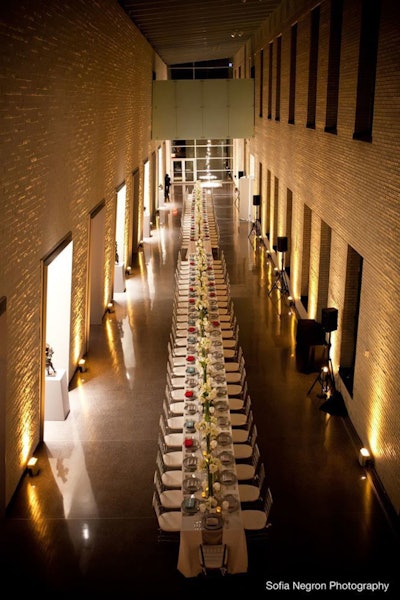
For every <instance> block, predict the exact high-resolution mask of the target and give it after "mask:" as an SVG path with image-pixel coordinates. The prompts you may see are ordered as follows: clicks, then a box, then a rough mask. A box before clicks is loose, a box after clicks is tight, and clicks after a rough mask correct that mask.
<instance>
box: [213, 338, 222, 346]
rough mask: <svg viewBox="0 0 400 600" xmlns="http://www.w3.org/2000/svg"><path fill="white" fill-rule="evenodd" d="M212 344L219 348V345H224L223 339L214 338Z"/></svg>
mask: <svg viewBox="0 0 400 600" xmlns="http://www.w3.org/2000/svg"><path fill="white" fill-rule="evenodd" d="M212 346H213V347H214V348H218V347H219V346H222V340H213V341H212Z"/></svg>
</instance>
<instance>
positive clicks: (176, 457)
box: [158, 433, 183, 469]
mask: <svg viewBox="0 0 400 600" xmlns="http://www.w3.org/2000/svg"><path fill="white" fill-rule="evenodd" d="M158 449H159V451H160V454H161V458H162V461H163V463H164V466H165V468H166V469H182V461H183V452H182V450H172V449H171V448H168V446H167V444H166V443H165V441H164V438H163V436H162V435H161V433H159V434H158Z"/></svg>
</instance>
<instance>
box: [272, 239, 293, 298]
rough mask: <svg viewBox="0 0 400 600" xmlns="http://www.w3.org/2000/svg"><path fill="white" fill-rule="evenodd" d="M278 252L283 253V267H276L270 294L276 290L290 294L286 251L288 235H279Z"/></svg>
mask: <svg viewBox="0 0 400 600" xmlns="http://www.w3.org/2000/svg"><path fill="white" fill-rule="evenodd" d="M278 252H280V253H281V256H282V258H281V268H280V269H279V268H278V269H275V275H276V278H275V281H274V284H273V286H272V287H271V289H270V290H269V292H268V296H270V294H271V293H272V292H273V291H274V290H277V291H278V292H280V293H281V294H284V295H285V294H289V293H290V292H289V285H288V283H287V280H286V271H285V253H286V252H287V237H278Z"/></svg>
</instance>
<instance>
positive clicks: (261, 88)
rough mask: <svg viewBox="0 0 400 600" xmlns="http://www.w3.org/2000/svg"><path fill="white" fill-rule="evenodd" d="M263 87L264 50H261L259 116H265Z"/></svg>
mask: <svg viewBox="0 0 400 600" xmlns="http://www.w3.org/2000/svg"><path fill="white" fill-rule="evenodd" d="M263 88H264V50H263V49H261V52H260V112H259V116H260V117H262V116H263Z"/></svg>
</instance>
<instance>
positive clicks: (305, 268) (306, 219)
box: [300, 204, 312, 310]
mask: <svg viewBox="0 0 400 600" xmlns="http://www.w3.org/2000/svg"><path fill="white" fill-rule="evenodd" d="M311 220H312V211H311V208H310V207H309V206H307V205H306V204H305V205H304V211H303V248H302V253H301V292H300V293H301V302H302V304H303V306H304V308H305V309H306V310H307V309H308V288H309V284H310V257H311Z"/></svg>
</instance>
